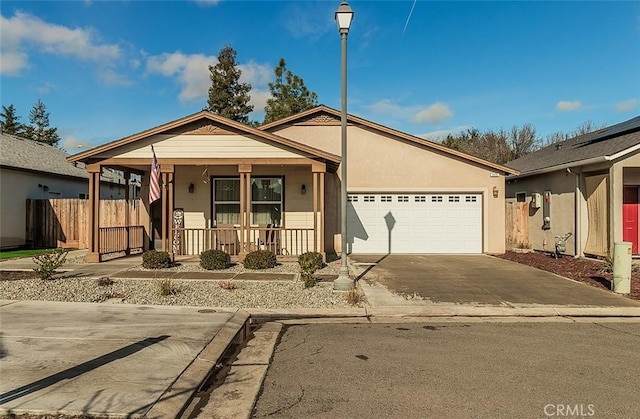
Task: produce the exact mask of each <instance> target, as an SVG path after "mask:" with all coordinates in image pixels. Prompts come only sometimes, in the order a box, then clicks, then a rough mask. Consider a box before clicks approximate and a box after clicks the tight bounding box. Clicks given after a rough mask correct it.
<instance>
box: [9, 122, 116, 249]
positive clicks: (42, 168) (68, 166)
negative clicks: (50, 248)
mask: <svg viewBox="0 0 640 419" xmlns="http://www.w3.org/2000/svg"><path fill="white" fill-rule="evenodd" d="M0 150H2V151H1V152H0V214H2V216H1V217H0V248H1V249H7V248H14V247H20V246H23V245H25V230H26V225H25V224H26V216H25V214H26V201H27V199H53V198H82V199H86V198H87V196H88V193H89V188H88V182H87V178H88V175H87V170H86V168H85V166H84V165H83V164H81V163H78V164H74V163H70V162H68V161H67V160H66V157H67V154H66V153H65V152H64V151H63V150H60V149H58V148H56V147H52V146H50V145H47V144H44V143H40V142H36V141H32V140H28V139H25V138H21V137H17V136H14V135H8V134H4V133H0ZM102 182H103V188H101V198H102V199H118V198H120V199H124V198H125V191H124V189H125V186H124V180H123V179H119V178H118V176H117V174H115V172H109V173H104V174H103V176H102Z"/></svg>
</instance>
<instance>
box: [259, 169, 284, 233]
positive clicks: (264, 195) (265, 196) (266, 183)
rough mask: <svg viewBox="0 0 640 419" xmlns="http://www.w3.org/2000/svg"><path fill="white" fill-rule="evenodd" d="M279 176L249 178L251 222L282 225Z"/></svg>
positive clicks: (280, 181)
mask: <svg viewBox="0 0 640 419" xmlns="http://www.w3.org/2000/svg"><path fill="white" fill-rule="evenodd" d="M282 191H283V188H282V178H281V177H259V178H252V179H251V223H252V224H259V225H266V224H275V225H278V226H279V225H282V198H283V196H282V195H283V193H282Z"/></svg>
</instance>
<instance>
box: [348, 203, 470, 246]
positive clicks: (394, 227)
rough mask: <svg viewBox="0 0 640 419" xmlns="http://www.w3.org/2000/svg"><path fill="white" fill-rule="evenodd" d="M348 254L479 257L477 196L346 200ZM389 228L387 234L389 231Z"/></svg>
mask: <svg viewBox="0 0 640 419" xmlns="http://www.w3.org/2000/svg"><path fill="white" fill-rule="evenodd" d="M353 197H357V200H355V201H352V202H350V209H351V211H350V212H349V213H348V216H347V223H348V235H349V238H348V241H349V243H350V246H349V248H350V251H351V252H352V253H387V252H391V253H481V252H482V196H481V195H479V194H418V195H404V194H402V195H400V194H366V195H350V198H351V199H352V200H353ZM390 227H391V230H389V228H390Z"/></svg>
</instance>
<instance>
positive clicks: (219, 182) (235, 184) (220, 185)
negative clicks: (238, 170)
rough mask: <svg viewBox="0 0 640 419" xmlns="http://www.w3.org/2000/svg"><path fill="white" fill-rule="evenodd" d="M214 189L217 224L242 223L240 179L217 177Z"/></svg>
mask: <svg viewBox="0 0 640 419" xmlns="http://www.w3.org/2000/svg"><path fill="white" fill-rule="evenodd" d="M213 189H214V192H213V193H214V195H213V196H214V201H213V208H214V213H215V222H216V225H221V224H240V179H239V178H236V179H215V180H214V183H213Z"/></svg>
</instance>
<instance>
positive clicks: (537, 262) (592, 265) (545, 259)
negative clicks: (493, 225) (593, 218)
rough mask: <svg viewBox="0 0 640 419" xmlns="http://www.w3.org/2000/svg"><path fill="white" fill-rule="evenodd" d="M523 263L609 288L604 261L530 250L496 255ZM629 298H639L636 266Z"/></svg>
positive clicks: (639, 286)
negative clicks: (558, 255)
mask: <svg viewBox="0 0 640 419" xmlns="http://www.w3.org/2000/svg"><path fill="white" fill-rule="evenodd" d="M496 256H497V257H499V258H502V259H507V260H510V261H513V262H518V263H522V264H523V265H528V266H533V267H534V268H538V269H542V270H545V271H547V272H553V273H554V274H556V275H560V276H564V277H566V278H571V279H573V280H575V281H579V282H584V283H585V284H589V285H592V286H594V287H597V288H602V289H607V290H610V289H611V281H612V280H613V273H607V272H604V266H605V265H604V262H602V261H598V260H591V259H575V258H574V257H573V256H563V257H561V258H558V259H555V258H554V257H553V256H551V255H549V254H548V253H543V252H530V253H516V252H506V253H505V254H503V255H496ZM628 297H629V298H632V299H634V300H640V269H638V267H637V266H636V267H635V269H633V271H632V273H631V294H629V295H628Z"/></svg>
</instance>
